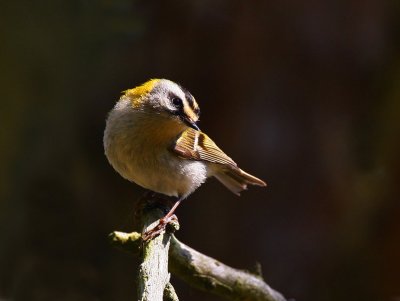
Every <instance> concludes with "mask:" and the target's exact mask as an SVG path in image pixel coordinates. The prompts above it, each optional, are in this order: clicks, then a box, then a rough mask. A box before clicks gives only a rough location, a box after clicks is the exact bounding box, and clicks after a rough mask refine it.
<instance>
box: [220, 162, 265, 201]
mask: <svg viewBox="0 0 400 301" xmlns="http://www.w3.org/2000/svg"><path fill="white" fill-rule="evenodd" d="M215 177H216V178H217V179H218V180H219V181H220V182H221V183H222V184H224V185H225V186H226V187H227V188H228V189H229V190H230V191H232V192H233V193H234V194H237V195H240V192H241V191H243V190H246V189H247V185H248V184H251V185H258V186H267V183H265V182H264V181H263V180H260V179H259V178H256V177H255V176H252V175H251V174H248V173H247V172H245V171H243V170H241V169H240V168H235V169H232V168H229V169H228V168H227V169H224V170H222V171H220V172H218V173H217V174H216V175H215Z"/></svg>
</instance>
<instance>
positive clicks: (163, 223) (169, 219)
mask: <svg viewBox="0 0 400 301" xmlns="http://www.w3.org/2000/svg"><path fill="white" fill-rule="evenodd" d="M168 225H171V226H172V230H173V231H175V230H178V229H179V223H178V218H177V217H176V215H175V214H173V215H171V216H164V217H163V218H161V219H160V220H159V221H158V224H157V225H156V226H155V227H154V228H152V229H150V230H148V231H146V232H144V233H143V234H142V239H143V241H149V240H152V239H153V238H154V237H156V236H158V235H160V234H161V232H163V231H164V230H165V228H166V227H167V226H168Z"/></svg>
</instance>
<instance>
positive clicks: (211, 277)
mask: <svg viewBox="0 0 400 301" xmlns="http://www.w3.org/2000/svg"><path fill="white" fill-rule="evenodd" d="M110 238H111V240H112V243H113V244H114V245H116V246H118V247H121V248H123V249H125V250H128V251H130V252H134V253H136V254H137V253H138V249H137V248H138V246H140V241H141V239H140V234H139V233H135V232H133V233H130V234H126V233H122V232H113V233H112V234H111V235H110ZM169 260H170V261H169V269H170V271H171V272H172V273H173V274H174V275H176V276H177V277H179V278H181V279H182V280H184V281H185V282H187V283H188V284H189V285H191V286H193V287H196V288H198V289H201V290H203V291H207V292H211V293H213V294H216V295H218V296H221V297H224V298H226V299H228V300H242V301H244V300H246V301H286V299H285V298H284V297H283V296H282V295H281V294H280V293H279V292H277V291H275V290H273V289H272V288H271V287H270V286H268V284H266V283H265V282H264V280H263V279H262V278H261V277H260V276H258V275H254V274H251V273H249V272H246V271H242V270H238V269H234V268H231V267H229V266H227V265H225V264H223V263H221V262H219V261H218V260H216V259H214V258H211V257H208V256H206V255H204V254H201V253H200V252H198V251H196V250H194V249H192V248H190V247H188V246H186V245H185V244H183V243H181V242H180V241H179V240H177V239H176V238H175V236H173V235H172V237H171V244H170V250H169Z"/></svg>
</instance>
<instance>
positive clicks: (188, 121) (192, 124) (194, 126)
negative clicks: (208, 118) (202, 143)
mask: <svg viewBox="0 0 400 301" xmlns="http://www.w3.org/2000/svg"><path fill="white" fill-rule="evenodd" d="M183 122H184V123H185V124H186V125H187V126H188V127H191V128H192V129H195V130H197V131H200V129H199V127H198V126H197V124H196V122H194V121H193V120H191V119H190V118H188V117H186V116H185V117H184V118H183Z"/></svg>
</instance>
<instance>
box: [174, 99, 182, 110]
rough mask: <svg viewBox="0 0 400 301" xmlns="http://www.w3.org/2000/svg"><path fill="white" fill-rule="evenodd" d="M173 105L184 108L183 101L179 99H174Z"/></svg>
mask: <svg viewBox="0 0 400 301" xmlns="http://www.w3.org/2000/svg"><path fill="white" fill-rule="evenodd" d="M172 103H173V104H174V106H175V107H177V108H182V107H183V102H182V99H180V98H179V97H174V98H172Z"/></svg>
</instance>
